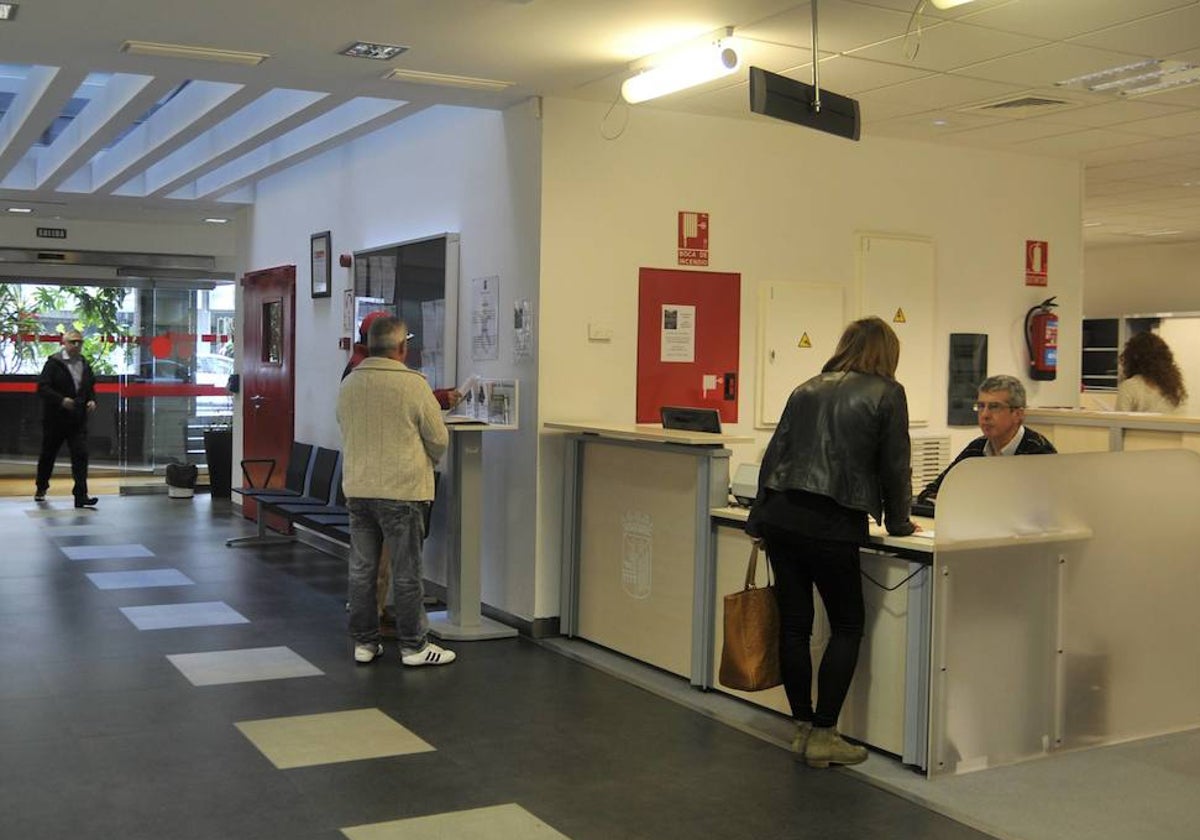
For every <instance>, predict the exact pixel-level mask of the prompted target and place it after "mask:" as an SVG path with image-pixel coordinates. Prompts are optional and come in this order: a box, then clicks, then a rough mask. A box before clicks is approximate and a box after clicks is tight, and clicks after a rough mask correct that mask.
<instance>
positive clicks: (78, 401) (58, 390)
mask: <svg viewBox="0 0 1200 840" xmlns="http://www.w3.org/2000/svg"><path fill="white" fill-rule="evenodd" d="M79 359H80V361H81V362H82V363H83V376H82V377H81V378H80V383H79V388H78V389H76V388H75V379H74V378H73V377H72V376H71V371H70V369H69V368H68V367H67V363H66V362H65V361H64V360H63V357H62V354H60V353H55V354H54V355H53V356H51V357H49V358H48V359H46V364H45V366H43V367H42V372H41V374H40V375H39V376H38V396H40V397H41V398H42V422H43V425H45V426H77V425H78V426H83V425H86V424H87V416H88V412H87V403H88V402H89V401H94V400H95V399H96V377H95V375H94V374H93V373H92V366H91V365H89V364H88V361H87V359H85V358H83V357H82V356H80V357H79ZM66 397H70V398H71V399H73V400H75V407H74V408H73V409H70V410H68V409H65V408H63V404H62V403H63V399H64V398H66Z"/></svg>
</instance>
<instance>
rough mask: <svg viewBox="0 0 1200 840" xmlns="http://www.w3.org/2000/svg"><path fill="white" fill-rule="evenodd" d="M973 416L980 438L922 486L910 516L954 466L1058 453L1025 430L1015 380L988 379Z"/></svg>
mask: <svg viewBox="0 0 1200 840" xmlns="http://www.w3.org/2000/svg"><path fill="white" fill-rule="evenodd" d="M975 413H976V414H978V415H979V430H980V431H981V432H983V436H982V437H978V438H975V440H973V441H971V442H970V443H968V444H967V446H966V448H965V449H963V451H962V452H960V453H958V457H957V458H955V459H954V460H953V461H951V462H950V466H948V467H946V469H944V470H942V474H941V475H939V476H938V477H937V478H935V479H934V480H933V481H931V482H929V484H928V485H926V487H925V489H924V490H922V491H921V495H919V496H918V497H917V501H916V502H915V503H914V505H913V508H914V510H913V512H914V513H917V514H918V515H921V512H920V511H919V510H918V508H919V506H920V505H921V503H923V502H926V501H927V500H929V499H936V498H937V494H938V488H939V487H941V486H942V481H943V479H945V478H946V473H948V472H950V470H952V469H954V465H955V464H957V463H958V462H959V461H962V460H965V459H967V458H978V457H980V456H988V455H1054V454H1056V453H1057V452H1058V450H1057V449H1055V448H1054V444H1052V443H1051V442H1050V441H1048V440H1046V438H1044V437H1043V436H1042V435H1040V434H1038V433H1037V432H1035V431H1034V430H1033V429H1028V428H1026V427H1025V426H1024V425H1023V423H1024V420H1025V386H1024V385H1022V384H1021V380H1019V379H1017V378H1016V377H1015V376H1005V375H1003V374H1001V375H999V376H989V377H988V378H987V379H985V380H983V383H982V384H980V386H979V397H978V399H977V400H976V402H975Z"/></svg>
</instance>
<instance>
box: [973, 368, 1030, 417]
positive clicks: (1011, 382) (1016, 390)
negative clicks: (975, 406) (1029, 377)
mask: <svg viewBox="0 0 1200 840" xmlns="http://www.w3.org/2000/svg"><path fill="white" fill-rule="evenodd" d="M979 391H980V393H982V392H984V391H1007V392H1008V406H1009V408H1024V407H1025V386H1024V385H1022V384H1021V380H1020V379H1017V377H1015V376H1008V375H1007V374H1004V373H1001V374H999V375H997V376H989V377H988V378H987V379H985V380H983V382H981V383H979Z"/></svg>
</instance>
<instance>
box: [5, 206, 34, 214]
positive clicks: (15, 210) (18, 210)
mask: <svg viewBox="0 0 1200 840" xmlns="http://www.w3.org/2000/svg"><path fill="white" fill-rule="evenodd" d="M8 212H9V213H32V212H33V208H32V207H9V208H8Z"/></svg>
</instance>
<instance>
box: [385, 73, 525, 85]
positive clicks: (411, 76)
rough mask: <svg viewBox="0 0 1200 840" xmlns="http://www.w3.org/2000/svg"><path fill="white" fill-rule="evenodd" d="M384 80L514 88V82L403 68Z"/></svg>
mask: <svg viewBox="0 0 1200 840" xmlns="http://www.w3.org/2000/svg"><path fill="white" fill-rule="evenodd" d="M383 78H385V79H388V80H389V81H394V82H412V83H414V84H418V85H441V86H443V87H456V88H467V89H468V90H504V89H505V88H510V87H512V86H513V82H503V81H500V80H499V79H477V78H475V77H473V76H453V75H450V74H448V73H426V72H425V71H423V70H404V69H402V68H396V69H395V70H391V71H389V72H388V73H386V74H385V75H384V77H383Z"/></svg>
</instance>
